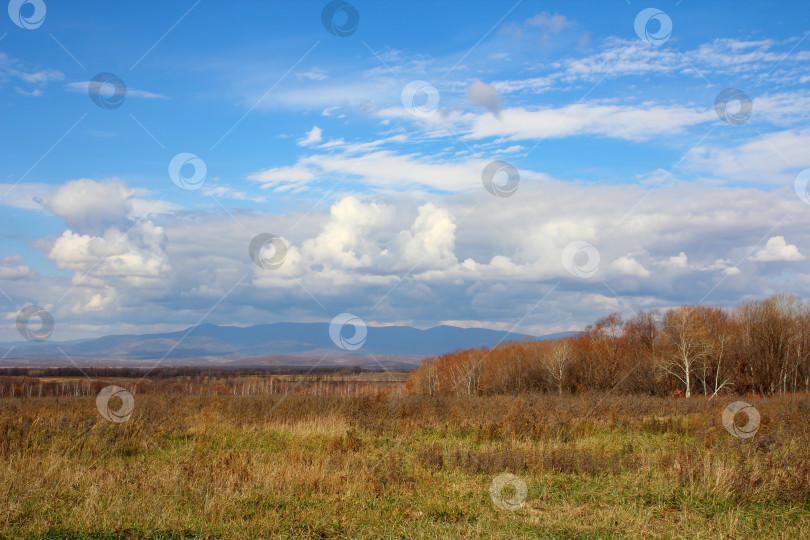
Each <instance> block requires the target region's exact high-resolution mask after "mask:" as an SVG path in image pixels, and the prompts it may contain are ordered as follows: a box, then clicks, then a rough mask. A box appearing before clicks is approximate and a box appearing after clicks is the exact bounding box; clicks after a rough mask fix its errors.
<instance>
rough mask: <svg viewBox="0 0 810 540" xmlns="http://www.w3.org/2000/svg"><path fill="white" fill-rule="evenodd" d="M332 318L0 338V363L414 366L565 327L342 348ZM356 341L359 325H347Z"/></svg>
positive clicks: (401, 332)
mask: <svg viewBox="0 0 810 540" xmlns="http://www.w3.org/2000/svg"><path fill="white" fill-rule="evenodd" d="M329 329H330V324H329V323H273V324H261V325H256V326H248V327H239V326H218V325H214V324H200V325H198V326H193V327H191V328H187V329H185V330H182V331H179V332H169V333H162V334H143V335H134V334H125V335H110V336H104V337H100V338H94V339H86V340H77V341H62V342H52V341H45V342H18V343H0V357H4V359H3V360H2V362H0V365H5V366H21V365H26V366H32V365H37V366H63V365H110V366H117V365H130V366H132V365H138V366H141V365H146V366H150V365H154V364H155V363H157V362H159V363H160V364H161V365H165V366H176V365H206V366H224V367H244V366H257V367H258V366H268V367H285V368H287V367H306V366H313V365H316V364H317V365H320V366H355V365H356V366H361V367H371V368H377V369H379V368H380V367H384V368H386V369H392V368H394V369H410V368H413V367H415V366H418V365H419V364H420V363H421V360H422V359H424V358H426V357H430V356H436V355H440V354H444V353H448V352H452V351H455V350H458V349H470V348H481V347H485V348H491V347H494V346H495V345H497V344H498V343H500V342H502V341H507V340H509V341H512V340H525V339H552V338H557V337H563V336H566V335H570V334H572V332H563V333H559V334H549V335H546V336H541V337H537V336H530V335H527V334H516V333H510V332H504V331H499V330H490V329H486V328H459V327H455V326H436V327H434V328H429V329H426V330H422V329H419V328H413V327H410V326H369V327H368V328H367V335H366V338H365V341H364V342H363V343H362V346H361V347H360V348H359V349H357V350H344V349H341V348H340V347H338V346H336V345H335V343H334V342H333V341H332V338H331V337H330V334H329ZM343 335H344V338H345V339H347V340H349V341H352V337H353V331H352V329H351V328H349V327H346V328H344V333H343Z"/></svg>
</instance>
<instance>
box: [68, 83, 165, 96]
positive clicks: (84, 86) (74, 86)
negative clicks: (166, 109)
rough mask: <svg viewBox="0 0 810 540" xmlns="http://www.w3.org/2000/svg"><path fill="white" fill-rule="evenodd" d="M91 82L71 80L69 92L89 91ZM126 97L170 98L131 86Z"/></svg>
mask: <svg viewBox="0 0 810 540" xmlns="http://www.w3.org/2000/svg"><path fill="white" fill-rule="evenodd" d="M91 82H92V81H77V82H70V83H68V84H67V90H68V91H69V92H79V93H87V92H88V89H89V88H90V83H91ZM126 97H136V98H144V99H169V98H168V97H167V96H164V95H163V94H158V93H156V92H149V91H147V90H139V89H137V88H130V87H127V92H126Z"/></svg>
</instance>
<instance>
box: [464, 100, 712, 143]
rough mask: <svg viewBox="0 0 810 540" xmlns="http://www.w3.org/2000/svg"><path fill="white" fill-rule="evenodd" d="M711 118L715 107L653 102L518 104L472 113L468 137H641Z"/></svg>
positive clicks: (676, 131) (666, 132) (675, 131)
mask: <svg viewBox="0 0 810 540" xmlns="http://www.w3.org/2000/svg"><path fill="white" fill-rule="evenodd" d="M712 120H717V117H716V116H715V113H714V111H709V110H702V111H701V110H698V109H694V108H689V107H680V106H669V107H667V106H662V105H653V104H646V105H643V106H639V107H634V106H622V105H600V104H595V103H580V104H575V105H567V106H564V107H560V108H548V109H539V110H529V109H525V108H522V107H519V108H511V109H503V110H502V111H501V118H500V119H497V118H493V117H492V116H490V115H479V116H477V117H475V118H474V120H473V122H472V128H471V131H470V133H469V135H467V138H474V139H483V138H488V137H503V138H505V139H507V140H525V139H545V138H557V137H570V136H575V135H602V136H606V137H613V138H618V139H627V140H631V141H642V140H648V139H651V138H654V137H659V136H661V135H664V134H673V133H681V132H685V131H686V129H687V128H689V127H692V126H695V125H698V124H702V123H704V122H708V121H712Z"/></svg>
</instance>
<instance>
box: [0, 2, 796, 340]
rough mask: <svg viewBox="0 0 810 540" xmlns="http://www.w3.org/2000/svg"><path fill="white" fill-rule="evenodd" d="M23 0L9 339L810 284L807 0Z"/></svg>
mask: <svg viewBox="0 0 810 540" xmlns="http://www.w3.org/2000/svg"><path fill="white" fill-rule="evenodd" d="M0 16H2V20H0V92H2V93H3V101H2V112H0V114H1V115H2V116H1V117H0V118H2V122H3V127H2V129H0V305H2V311H0V312H2V314H3V317H2V318H1V319H0V320H2V325H0V341H19V340H20V335H19V334H18V332H17V328H16V325H15V321H16V319H17V314H18V312H20V310H23V309H25V308H26V306H30V305H35V306H40V307H41V308H42V309H43V310H45V311H47V312H48V313H50V314H51V315H52V317H53V320H54V326H53V334H52V339H55V340H69V339H79V338H87V337H94V336H102V335H107V334H114V333H116V334H117V333H149V332H161V331H174V330H179V329H182V328H186V327H189V326H191V325H194V324H198V323H200V322H206V323H214V324H226V325H239V326H246V325H253V324H261V323H271V322H280V321H297V322H314V321H319V322H328V321H330V320H332V319H333V317H335V316H336V315H338V314H341V313H350V314H354V315H355V316H356V317H358V318H360V319H362V320H363V321H365V322H366V324H368V325H391V324H406V325H412V326H416V327H420V328H428V327H432V326H436V325H439V324H451V325H457V326H464V327H486V328H494V329H501V330H512V331H515V332H523V333H528V334H534V335H542V334H547V333H552V332H560V331H567V330H576V329H581V328H583V327H584V326H585V325H587V324H589V323H591V322H593V321H594V320H596V319H597V318H599V317H602V316H605V315H608V314H610V313H612V312H616V311H618V312H620V313H621V314H622V315H623V316H624V317H629V316H632V314H633V313H634V312H636V311H638V310H641V309H651V308H660V309H666V308H667V307H671V306H675V305H680V304H696V303H704V304H712V305H719V306H733V305H734V304H736V303H738V302H740V301H741V300H746V299H755V298H761V297H764V296H766V295H769V294H772V293H774V292H790V293H794V294H797V295H799V296H801V297H803V298H806V297H808V295H810V262H808V258H807V257H808V255H810V233H809V232H808V231H810V207H809V206H808V201H810V196H808V191H807V184H808V180H810V171H808V170H807V169H808V168H810V151H808V148H810V124H809V123H808V120H809V119H810V91H808V83H809V82H810V69H808V68H810V39H806V38H807V37H808V33H809V32H810V6H808V5H807V3H806V2H789V1H786V2H780V3H778V4H774V3H771V2H748V3H740V2H719V1H718V2H695V1H693V0H681V1H660V2H657V3H655V4H646V3H638V2H636V1H632V2H631V1H605V2H600V3H599V6H598V8H594V5H593V3H592V2H576V1H564V2H563V1H560V2H550V1H546V2H538V1H532V0H523V1H517V2H514V3H513V2H511V1H508V2H477V1H465V2H460V1H429V2H428V1H426V2H419V1H411V2H407V3H404V2H401V3H400V2H396V3H395V2H372V1H362V0H356V1H352V2H346V1H342V0H337V1H336V2H323V1H317V2H311V1H290V2H285V1H275V2H241V1H232V2H222V1H215V0H195V1H190V0H189V1H187V0H177V1H174V2H151V1H139V2H103V3H101V2H82V1H75V2H70V4H69V7H68V3H66V2H56V1H55V0H11V2H9V8H8V16H7V17H6V16H5V15H3V14H2V11H0ZM260 235H263V236H260ZM257 238H258V240H255V239H257ZM251 246H253V247H252V248H251Z"/></svg>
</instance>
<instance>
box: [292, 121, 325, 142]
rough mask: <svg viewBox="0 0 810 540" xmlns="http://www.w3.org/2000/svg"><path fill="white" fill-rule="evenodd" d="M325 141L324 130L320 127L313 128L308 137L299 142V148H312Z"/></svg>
mask: <svg viewBox="0 0 810 540" xmlns="http://www.w3.org/2000/svg"><path fill="white" fill-rule="evenodd" d="M322 140H323V130H322V129H321V128H319V127H318V126H312V129H310V130H309V131H307V134H306V137H304V138H303V139H301V140H299V141H298V146H312V145H313V144H317V143H319V142H321V141H322Z"/></svg>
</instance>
